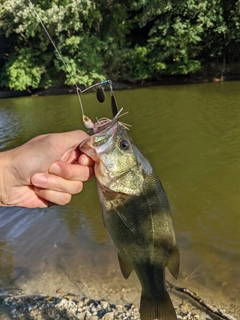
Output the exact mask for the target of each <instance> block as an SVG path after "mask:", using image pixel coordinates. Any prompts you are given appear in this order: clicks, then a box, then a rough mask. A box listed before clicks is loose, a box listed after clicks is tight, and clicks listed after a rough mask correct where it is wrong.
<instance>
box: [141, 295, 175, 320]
mask: <svg viewBox="0 0 240 320" xmlns="http://www.w3.org/2000/svg"><path fill="white" fill-rule="evenodd" d="M140 318H141V320H177V316H176V312H175V310H174V307H173V304H172V301H171V299H170V297H169V294H168V292H167V291H166V290H165V292H164V296H149V295H145V294H144V292H142V296H141V302H140Z"/></svg>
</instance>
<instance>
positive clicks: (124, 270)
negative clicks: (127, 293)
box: [118, 253, 132, 279]
mask: <svg viewBox="0 0 240 320" xmlns="http://www.w3.org/2000/svg"><path fill="white" fill-rule="evenodd" d="M118 262H119V265H120V269H121V271H122V275H123V276H124V278H125V279H128V277H129V276H130V274H131V272H132V268H131V267H130V266H129V264H128V263H127V262H126V261H125V260H123V259H122V258H121V256H120V254H119V253H118Z"/></svg>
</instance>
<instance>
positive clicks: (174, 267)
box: [167, 245, 179, 279]
mask: <svg viewBox="0 0 240 320" xmlns="http://www.w3.org/2000/svg"><path fill="white" fill-rule="evenodd" d="M167 267H168V270H169V271H170V272H171V274H172V275H173V276H174V278H175V279H177V277H178V274H179V251H178V247H177V245H175V247H174V249H173V252H172V254H171V256H170V257H169V260H168V265H167Z"/></svg>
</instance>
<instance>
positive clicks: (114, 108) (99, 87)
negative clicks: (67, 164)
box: [28, 0, 118, 117]
mask: <svg viewBox="0 0 240 320" xmlns="http://www.w3.org/2000/svg"><path fill="white" fill-rule="evenodd" d="M28 2H29V4H30V7H31V8H32V10H33V11H34V13H35V15H36V17H37V19H38V21H39V22H40V24H41V26H42V28H43V30H44V31H45V33H46V35H47V37H48V39H49V40H50V41H51V43H52V45H53V47H54V49H55V50H56V52H57V54H58V56H59V58H60V60H61V61H62V63H63V65H64V67H65V68H66V70H67V72H68V74H69V75H70V77H71V79H72V80H73V82H74V83H75V87H76V92H77V96H78V100H79V104H80V107H81V112H82V116H83V117H84V116H85V115H84V111H83V105H82V100H81V97H80V94H81V93H83V92H86V91H88V90H90V89H92V88H94V87H97V99H98V101H99V102H103V101H104V100H105V94H104V90H103V87H102V85H104V84H107V85H108V86H109V89H110V95H111V108H112V114H113V117H115V116H116V114H118V106H117V102H116V99H115V96H114V92H113V87H112V81H111V80H104V81H102V82H99V83H95V84H93V85H91V86H90V87H87V88H86V89H84V90H81V89H80V88H79V86H78V85H77V83H76V82H75V81H74V78H73V75H72V73H71V71H70V70H69V67H68V65H67V63H66V62H65V61H64V59H63V57H62V55H61V53H60V51H59V50H58V48H57V46H56V45H55V43H54V41H53V40H52V38H51V36H50V34H49V32H48V30H47V28H46V27H45V25H44V23H43V21H42V19H41V17H40V15H39V14H38V12H37V10H36V8H35V7H34V5H33V3H32V1H31V0H28ZM99 94H100V95H99ZM99 96H100V97H101V98H99Z"/></svg>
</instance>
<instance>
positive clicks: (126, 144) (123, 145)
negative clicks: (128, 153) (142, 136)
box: [120, 140, 130, 150]
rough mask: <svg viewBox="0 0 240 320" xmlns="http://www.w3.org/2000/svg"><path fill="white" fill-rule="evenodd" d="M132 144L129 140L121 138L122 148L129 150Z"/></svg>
mask: <svg viewBox="0 0 240 320" xmlns="http://www.w3.org/2000/svg"><path fill="white" fill-rule="evenodd" d="M129 146H130V144H129V142H128V141H127V140H121V141H120V148H121V149H122V150H127V149H128V148H129Z"/></svg>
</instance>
